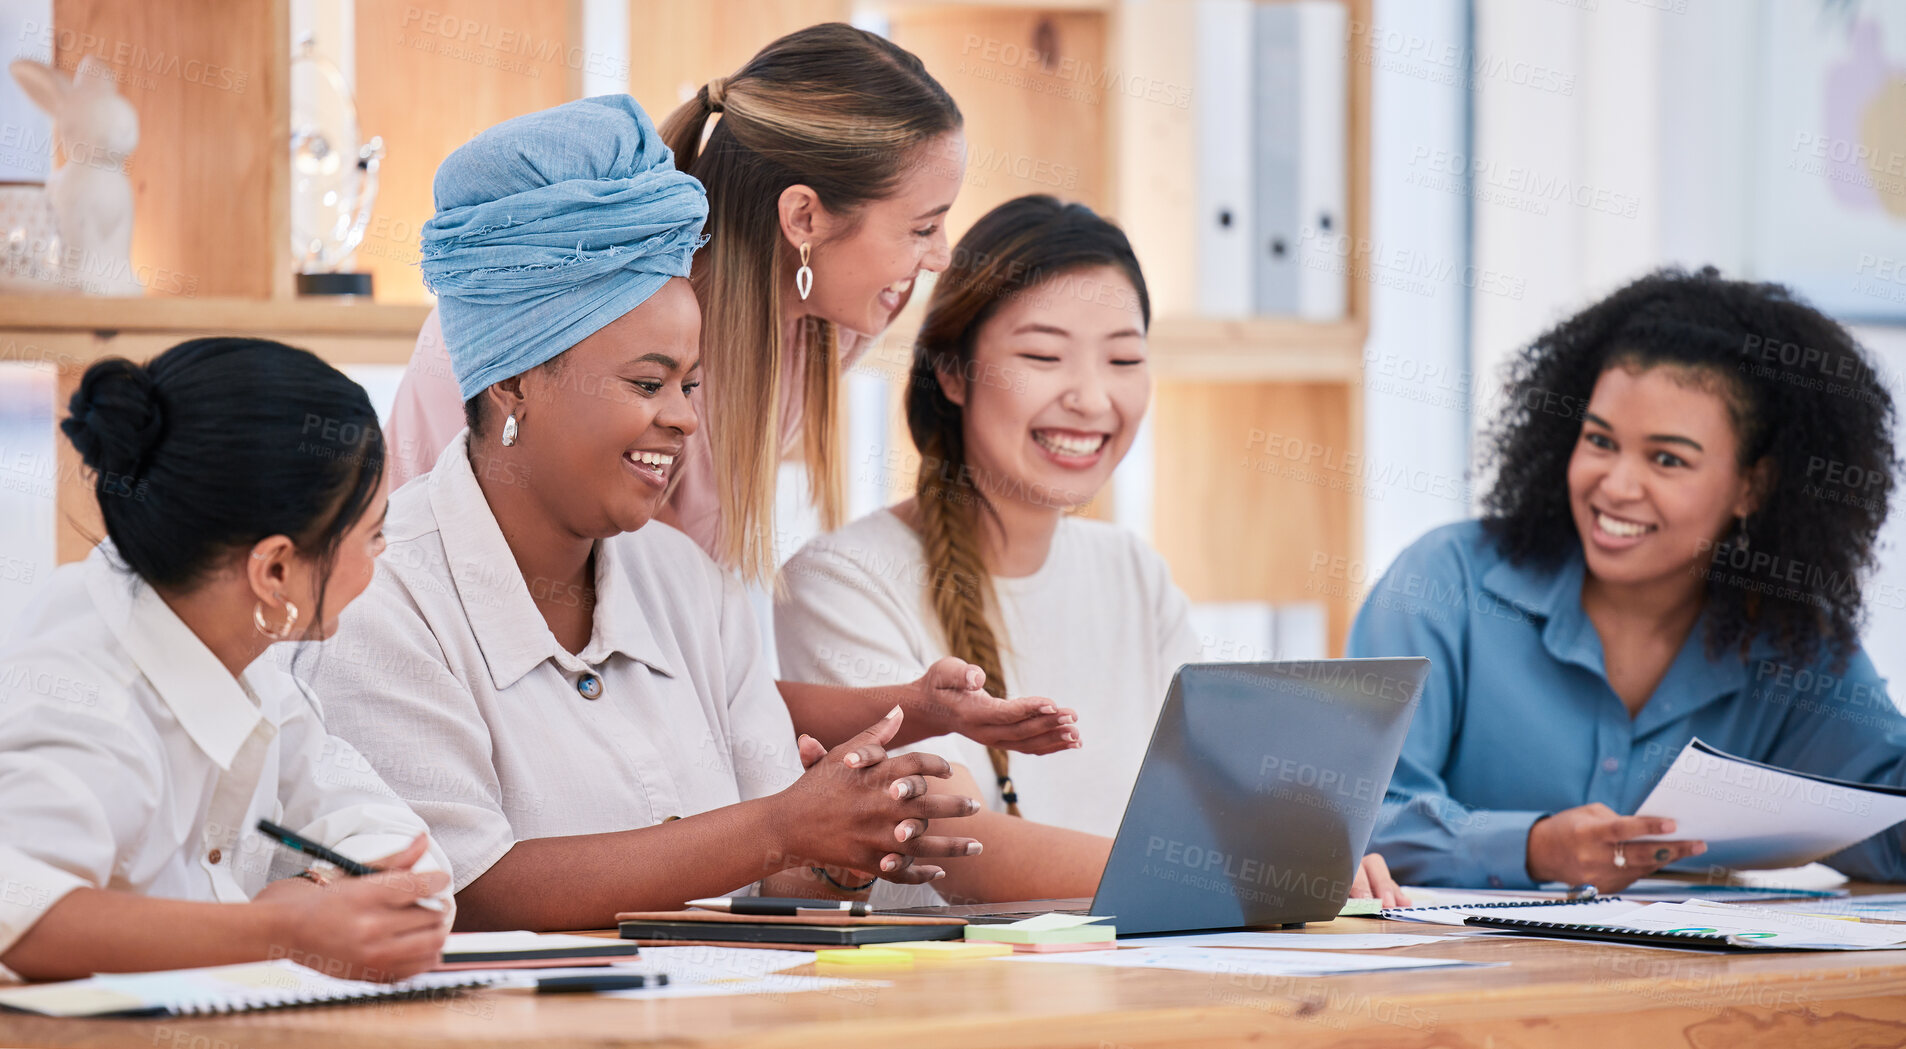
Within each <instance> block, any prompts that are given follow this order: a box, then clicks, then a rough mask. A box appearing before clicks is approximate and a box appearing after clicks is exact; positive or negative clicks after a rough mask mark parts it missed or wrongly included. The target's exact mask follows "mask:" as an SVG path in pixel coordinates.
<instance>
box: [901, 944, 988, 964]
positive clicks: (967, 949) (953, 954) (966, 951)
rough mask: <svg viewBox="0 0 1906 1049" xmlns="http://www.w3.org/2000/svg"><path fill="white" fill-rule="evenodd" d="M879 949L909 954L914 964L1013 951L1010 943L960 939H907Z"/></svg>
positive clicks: (975, 958)
mask: <svg viewBox="0 0 1906 1049" xmlns="http://www.w3.org/2000/svg"><path fill="white" fill-rule="evenodd" d="M881 949H882V950H888V951H901V952H904V953H906V954H910V955H912V956H913V963H914V964H915V965H946V964H950V963H953V962H970V961H978V960H982V959H986V958H1000V957H1004V956H1006V955H1009V954H1011V953H1013V948H1012V945H1011V944H1005V943H983V942H979V943H969V942H965V941H962V940H909V941H907V942H906V943H885V944H881Z"/></svg>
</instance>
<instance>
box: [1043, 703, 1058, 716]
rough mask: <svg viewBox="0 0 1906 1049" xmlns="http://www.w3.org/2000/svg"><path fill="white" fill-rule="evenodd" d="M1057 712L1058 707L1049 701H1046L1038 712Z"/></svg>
mask: <svg viewBox="0 0 1906 1049" xmlns="http://www.w3.org/2000/svg"><path fill="white" fill-rule="evenodd" d="M1058 712H1059V708H1058V707H1055V706H1053V705H1052V704H1050V703H1047V704H1046V705H1045V706H1043V707H1040V708H1039V713H1041V714H1057V713H1058Z"/></svg>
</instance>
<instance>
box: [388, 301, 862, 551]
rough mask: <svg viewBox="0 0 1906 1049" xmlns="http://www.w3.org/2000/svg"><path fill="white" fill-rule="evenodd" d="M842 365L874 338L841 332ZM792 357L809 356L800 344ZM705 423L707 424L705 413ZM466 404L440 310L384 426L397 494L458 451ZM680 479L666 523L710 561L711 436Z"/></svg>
mask: <svg viewBox="0 0 1906 1049" xmlns="http://www.w3.org/2000/svg"><path fill="white" fill-rule="evenodd" d="M840 334H841V340H840V341H841V351H842V367H843V368H850V367H852V366H853V364H854V362H855V361H856V360H858V359H859V358H860V356H861V355H862V354H863V353H865V352H866V351H867V349H868V348H869V347H871V346H872V345H873V341H874V340H873V339H871V338H869V337H867V336H865V335H861V334H859V333H856V332H849V331H846V330H844V329H843V330H842V331H841V333H840ZM791 352H793V353H795V354H796V355H798V354H799V353H800V352H801V346H800V343H798V342H797V343H795V344H793V346H792V348H791ZM789 374H791V375H793V376H796V379H797V381H796V382H794V383H790V384H789V389H788V393H787V398H786V401H785V403H784V404H783V406H782V411H781V454H782V455H783V456H784V457H785V456H786V455H788V454H789V453H790V452H792V451H794V450H795V449H797V448H798V447H799V446H800V440H801V396H800V386H799V381H798V379H799V376H800V375H801V374H802V371H801V369H799V368H791V369H789ZM694 402H695V407H696V409H697V410H698V411H700V410H701V407H702V392H701V390H699V389H697V390H696V391H695V393H694ZM702 418H703V419H706V418H707V415H706V413H705V412H704V413H703V414H702ZM463 426H464V419H463V398H462V394H461V391H460V390H459V389H458V387H457V377H456V373H455V372H454V371H452V370H451V367H450V352H449V350H448V349H446V348H445V347H444V342H443V325H442V324H441V323H439V322H438V320H437V311H436V310H435V309H434V308H433V309H432V310H431V311H430V316H428V317H426V318H424V326H423V330H422V331H419V332H418V333H417V346H416V348H415V349H414V350H412V351H411V355H410V366H409V367H408V368H406V369H405V370H404V378H403V381H402V382H400V383H398V384H397V400H396V402H395V403H394V404H393V405H392V406H391V412H390V422H389V423H387V424H386V425H385V427H384V443H385V448H386V450H387V453H388V454H387V456H386V462H387V464H388V465H387V467H386V469H387V470H388V471H389V473H390V487H391V490H392V491H396V490H397V489H398V488H401V487H403V485H404V484H405V482H407V481H409V480H411V479H412V478H416V477H422V476H423V475H424V474H427V473H429V472H430V468H431V467H432V466H434V465H436V462H437V456H439V455H441V454H442V453H443V450H444V449H445V448H448V447H450V442H451V441H452V440H454V439H455V438H456V436H457V434H458V433H460V432H461V431H462V430H463ZM676 473H677V474H678V475H679V477H678V480H677V481H676V482H675V490H674V492H673V493H672V494H671V495H670V496H669V503H668V506H667V507H665V508H664V512H663V515H662V520H664V521H665V522H666V523H667V524H671V525H674V526H675V527H676V528H678V529H680V530H682V531H683V532H686V533H687V534H688V536H689V538H691V539H693V540H695V542H696V544H698V545H699V546H700V547H701V548H702V549H703V550H706V551H708V553H709V555H710V556H714V553H715V540H716V537H717V533H718V532H719V526H720V523H721V497H720V495H719V494H718V493H717V492H716V491H715V455H714V450H713V449H712V448H711V447H710V446H709V444H708V430H707V428H706V427H699V428H697V429H696V430H695V432H694V433H692V434H690V435H689V436H688V441H687V443H686V446H685V447H684V448H683V449H682V460H681V463H680V465H678V466H677V467H676Z"/></svg>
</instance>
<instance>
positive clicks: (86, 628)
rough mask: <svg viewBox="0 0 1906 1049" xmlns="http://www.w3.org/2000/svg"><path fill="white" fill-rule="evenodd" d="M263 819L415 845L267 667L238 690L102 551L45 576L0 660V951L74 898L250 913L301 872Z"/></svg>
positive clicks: (380, 851)
mask: <svg viewBox="0 0 1906 1049" xmlns="http://www.w3.org/2000/svg"><path fill="white" fill-rule="evenodd" d="M261 818H263V819H269V820H271V821H273V822H275V823H279V824H282V825H284V826H286V827H289V828H291V829H292V830H295V831H297V832H299V833H301V834H303V835H304V836H306V837H308V838H312V839H314V840H316V841H318V842H321V843H324V844H327V845H329V846H331V847H332V848H333V849H336V850H337V851H338V852H341V853H343V854H344V855H346V856H349V857H351V858H352V859H356V860H361V861H368V860H374V859H378V858H380V857H383V856H387V855H389V854H390V853H393V852H396V851H398V850H399V849H401V848H403V847H404V846H406V845H408V844H409V843H410V841H411V839H412V838H414V837H416V836H417V834H418V833H419V832H421V831H423V830H424V823H423V821H422V820H421V819H419V818H418V817H417V816H416V815H415V814H414V813H412V812H411V811H410V810H409V809H408V808H406V807H405V806H404V804H403V802H401V801H399V800H398V799H397V796H396V795H395V794H393V793H392V792H391V790H390V788H389V787H387V786H385V785H384V783H383V782H382V781H381V780H379V779H378V778H377V775H376V773H374V772H372V771H371V770H370V766H369V765H368V764H367V763H366V762H365V761H364V759H363V758H361V757H360V756H359V755H358V753H357V751H355V750H353V749H352V748H351V745H350V744H348V743H346V742H344V741H343V740H341V739H338V738H337V737H335V736H330V735H327V734H326V733H325V729H324V725H323V724H322V723H321V722H320V720H319V714H318V710H317V709H316V700H315V698H314V697H313V696H312V694H311V692H310V691H309V690H307V689H306V688H305V687H304V686H303V685H302V684H300V683H299V682H298V681H297V680H295V679H294V678H292V677H290V676H289V675H287V674H285V673H284V672H282V671H281V670H280V669H279V668H278V667H277V666H276V664H275V663H274V662H273V660H272V659H271V658H269V657H265V658H261V659H259V660H257V661H256V662H254V663H253V664H252V665H251V666H249V667H246V668H245V671H244V673H243V674H242V675H241V676H240V677H238V678H234V677H233V676H232V675H231V673H230V672H229V671H228V670H227V669H226V668H225V666H224V664H222V663H220V662H219V660H218V657H217V656H215V655H213V654H212V651H211V650H210V649H208V648H206V647H205V645H204V643H203V642H201V641H200V640H199V639H198V636H197V635H196V634H194V633H193V632H192V630H191V628H189V627H187V626H186V625H185V623H184V622H183V621H181V620H180V619H179V617H178V616H177V615H176V614H175V613H174V612H173V611H172V609H171V608H170V607H169V606H167V605H166V603H165V602H164V601H163V600H161V599H160V598H159V596H158V595H157V594H156V593H154V592H153V590H152V588H151V587H149V586H147V585H146V584H145V582H144V581H143V580H141V579H140V578H139V577H138V576H137V575H135V574H133V573H132V572H130V571H127V570H126V569H124V568H123V567H122V566H120V565H118V564H117V563H116V561H115V559H114V558H113V555H112V552H111V545H110V544H102V545H101V546H100V547H99V548H98V549H95V550H94V551H93V553H92V554H91V556H89V557H87V558H86V560H84V561H82V562H80V563H78V564H71V565H66V566H63V567H61V568H60V569H59V570H58V571H56V572H54V573H53V577H52V579H51V580H50V581H49V582H48V584H47V586H46V589H45V591H44V592H42V593H41V594H40V595H38V597H37V598H36V600H35V601H34V603H33V604H32V605H31V606H29V607H28V609H27V610H26V611H25V612H24V613H23V614H22V615H21V617H20V620H19V622H18V623H17V624H16V626H15V628H14V633H13V636H12V637H11V639H10V640H9V641H8V643H7V644H6V645H5V646H4V647H3V648H0V951H5V950H7V949H8V948H10V947H11V946H12V945H13V943H14V941H16V940H18V939H19V938H20V936H21V935H23V934H24V933H25V932H26V931H27V930H28V929H30V928H32V927H33V925H34V923H35V922H37V921H39V920H40V916H41V915H43V914H45V913H46V911H47V910H48V909H49V908H51V907H52V906H53V905H54V904H55V903H57V902H58V901H59V900H60V899H61V898H62V897H64V896H65V895H66V894H67V893H69V892H71V891H72V890H74V889H77V888H82V887H90V888H97V889H114V890H121V891H126V892H136V893H141V894H146V895H152V896H164V897H171V898H174V899H184V900H197V901H207V902H210V901H217V902H226V903H242V902H244V901H246V900H249V899H250V898H251V897H252V895H253V894H254V893H256V892H257V891H258V890H259V889H261V888H263V887H264V885H265V883H266V882H267V881H269V880H271V879H272V878H273V877H284V876H287V875H290V874H295V873H296V872H297V871H299V870H301V869H303V868H304V867H305V866H306V865H307V864H308V862H309V861H307V860H304V859H303V858H302V857H299V856H296V855H294V854H291V853H290V852H289V851H288V850H286V849H284V848H283V847H281V846H278V845H276V844H274V843H272V842H270V841H268V840H267V839H265V838H264V837H263V836H262V835H260V834H259V833H258V832H257V831H256V830H255V828H256V826H257V823H258V821H259V819H261ZM431 856H432V858H431V859H428V860H426V861H425V862H423V863H420V864H419V869H435V868H441V867H442V866H444V865H445V860H444V856H443V853H442V852H441V851H440V850H437V849H436V847H435V846H434V845H433V846H432V854H431ZM0 972H4V970H0Z"/></svg>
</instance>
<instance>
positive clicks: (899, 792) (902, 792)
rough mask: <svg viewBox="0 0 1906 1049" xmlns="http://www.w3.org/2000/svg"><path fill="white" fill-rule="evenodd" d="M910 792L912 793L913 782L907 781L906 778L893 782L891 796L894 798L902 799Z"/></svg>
mask: <svg viewBox="0 0 1906 1049" xmlns="http://www.w3.org/2000/svg"><path fill="white" fill-rule="evenodd" d="M912 793H913V784H911V783H909V782H907V781H906V780H899V781H897V782H895V783H894V785H893V796H894V797H896V798H900V799H902V800H904V799H905V798H906V797H907V796H908V795H910V794H912Z"/></svg>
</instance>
